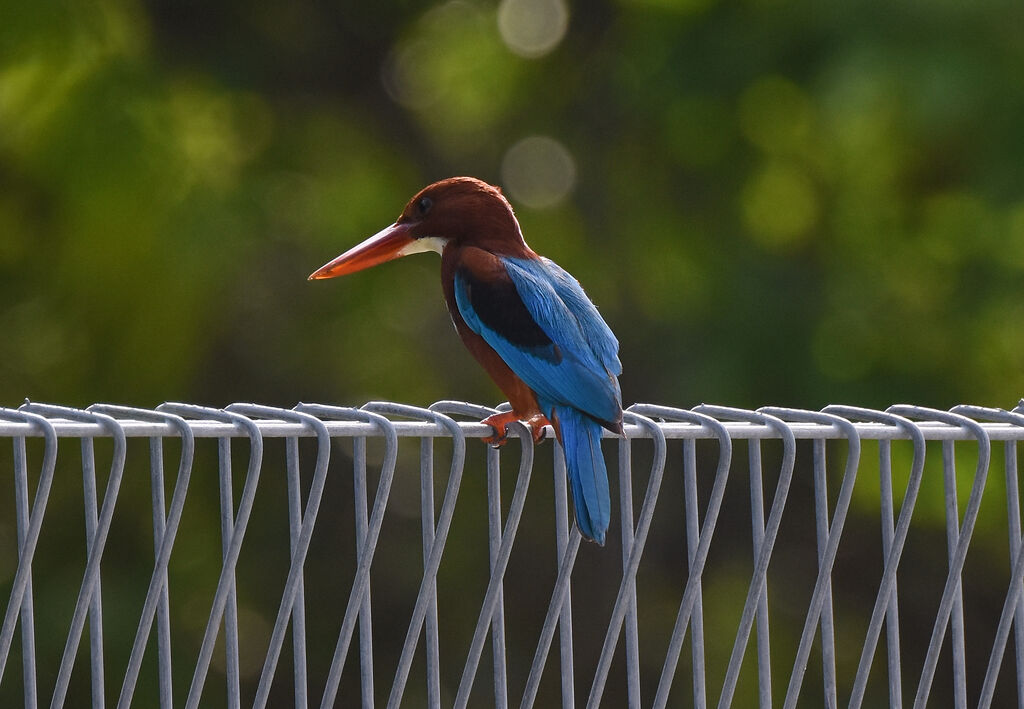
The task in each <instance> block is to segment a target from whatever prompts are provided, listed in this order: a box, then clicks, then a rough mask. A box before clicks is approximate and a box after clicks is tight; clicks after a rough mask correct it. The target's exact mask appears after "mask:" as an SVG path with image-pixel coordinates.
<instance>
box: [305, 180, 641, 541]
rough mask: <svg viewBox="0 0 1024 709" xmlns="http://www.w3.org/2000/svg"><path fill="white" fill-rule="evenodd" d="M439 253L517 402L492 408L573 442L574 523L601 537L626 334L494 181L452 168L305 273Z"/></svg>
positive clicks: (484, 351) (495, 422)
mask: <svg viewBox="0 0 1024 709" xmlns="http://www.w3.org/2000/svg"><path fill="white" fill-rule="evenodd" d="M422 251H436V252H438V253H439V254H441V284H442V286H443V288H444V298H445V302H446V303H447V305H448V311H449V312H450V313H451V318H452V322H453V323H454V324H455V329H456V330H457V331H458V333H459V335H460V336H461V337H462V341H463V342H464V343H465V345H466V347H468V348H469V351H470V352H471V353H472V354H473V356H474V357H476V359H477V361H478V362H480V364H481V365H483V368H484V369H485V370H486V371H487V373H488V374H489V375H490V376H491V378H492V379H493V380H494V381H495V383H496V384H497V385H498V387H499V388H500V389H501V390H502V392H504V394H505V396H507V397H508V401H509V404H511V406H512V411H511V412H508V413H501V414H495V415H494V416H490V417H488V418H486V419H484V423H486V424H488V425H490V426H491V427H492V428H493V429H494V431H495V434H494V436H492V437H490V438H488V439H485V440H486V441H487V442H488V443H491V444H492V445H501V444H503V443H504V442H505V438H506V435H507V428H508V425H509V423H511V422H513V421H524V422H525V423H526V424H527V425H528V426H529V427H530V429H531V431H532V433H533V437H534V440H535V441H540V440H541V439H542V438H543V431H544V426H545V425H547V424H549V423H550V424H551V426H552V428H553V429H554V431H555V436H556V437H557V438H558V440H559V442H560V443H561V444H562V447H563V449H564V451H565V462H566V470H567V473H568V477H569V483H570V486H571V488H572V497H573V502H574V505H575V508H576V524H577V526H578V527H579V529H580V532H581V533H582V534H583V536H584V537H586V538H587V539H591V540H593V541H596V542H597V543H598V544H604V539H605V532H606V531H607V529H608V521H609V518H610V515H611V501H610V499H609V495H608V472H607V469H606V468H605V463H604V457H603V456H602V454H601V428H602V427H604V428H607V429H608V430H610V431H613V432H615V433H618V434H621V433H622V394H621V391H620V390H619V380H618V375H619V374H621V372H622V365H621V364H620V363H619V357H618V350H619V343H618V340H616V339H615V335H613V334H612V331H611V330H610V329H609V327H608V325H607V324H606V323H605V321H604V320H603V319H602V318H601V315H600V314H599V313H598V312H597V308H596V307H595V306H594V304H593V303H592V302H591V301H590V299H589V298H588V297H587V295H586V293H584V292H583V289H582V288H581V287H580V284H579V282H577V281H576V279H575V278H573V277H572V276H570V275H569V274H568V273H566V272H565V271H564V270H562V269H561V268H560V267H559V266H558V265H557V264H556V263H554V262H553V261H551V260H550V259H546V258H544V257H542V256H538V255H537V254H536V253H534V252H533V250H532V249H530V247H529V246H527V245H526V242H525V241H524V240H523V234H522V231H521V230H520V228H519V222H518V221H517V220H516V217H515V214H514V213H513V211H512V206H511V205H510V204H509V203H508V200H506V199H505V196H504V195H503V194H502V193H501V190H500V189H498V188H497V187H493V186H492V185H489V184H487V183H486V182H482V181H480V180H477V179H475V178H472V177H452V178H449V179H447V180H441V181H440V182H435V183H434V184H432V185H430V186H428V187H425V188H424V189H422V190H421V191H420V192H419V193H418V194H416V196H415V197H413V198H412V199H411V200H410V201H409V203H408V204H407V205H406V206H405V209H404V210H402V214H401V216H400V217H399V218H398V220H397V221H396V222H395V223H394V224H392V225H391V226H389V227H387V228H386V229H384V230H382V231H380V232H378V233H377V234H375V235H373V236H371V237H370V238H369V239H367V240H366V241H364V242H362V243H361V244H359V245H357V246H355V247H353V248H351V249H349V250H348V251H346V252H345V253H343V254H342V255H341V256H339V257H338V258H336V259H334V260H333V261H331V262H330V263H327V264H326V265H324V266H323V267H321V268H320V269H318V270H317V271H315V272H314V273H313V274H312V275H311V276H310V277H309V278H310V280H318V279H322V278H334V277H335V276H342V275H345V274H349V273H354V272H356V271H361V270H362V269H364V268H369V267H370V266H375V265H377V264H379V263H384V262H385V261H390V260H392V259H396V258H399V257H401V256H407V255H409V254H414V253H420V252H422Z"/></svg>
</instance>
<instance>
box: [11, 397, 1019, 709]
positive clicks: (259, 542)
mask: <svg viewBox="0 0 1024 709" xmlns="http://www.w3.org/2000/svg"><path fill="white" fill-rule="evenodd" d="M494 412H495V410H494V409H490V408H487V407H483V406H479V405H476V404H468V403H464V402H453V401H444V402H438V403H437V404H434V405H433V406H431V407H429V408H419V407H413V406H408V405H403V404H395V403H388V402H372V403H370V404H367V405H365V406H363V407H361V408H358V409H355V408H345V407H336V406H327V405H319V404H300V405H298V406H296V407H295V408H293V409H280V408H275V407H268V406H258V405H254V404H233V405H231V406H229V407H226V408H225V409H213V408H208V407H200V406H195V405H189V404H164V405H162V406H160V407H158V408H157V409H154V410H148V409H138V408H129V407H123V406H113V405H100V404H97V405H94V406H92V407H89V408H88V409H86V410H78V409H72V408H68V407H62V406H52V405H41V404H34V403H26V404H25V405H24V406H22V407H20V408H18V409H0V439H4V440H5V441H6V444H7V445H10V450H11V455H10V457H9V458H7V462H6V463H3V464H2V465H3V467H0V474H2V476H3V479H4V483H3V486H2V487H3V491H2V492H0V505H4V507H3V508H2V510H0V579H3V581H2V584H3V585H2V586H0V591H3V592H4V593H5V595H6V598H7V601H6V606H5V609H4V616H3V618H4V619H3V625H2V628H0V700H2V703H3V704H4V705H5V706H7V705H16V704H22V705H24V706H26V707H36V706H38V705H39V704H40V703H42V704H47V703H48V704H49V705H50V706H54V707H57V706H65V705H74V706H77V705H83V704H91V705H92V706H94V707H102V706H105V705H106V704H107V703H110V704H116V705H117V706H119V707H128V706H132V705H135V706H161V707H172V706H178V705H184V706H186V707H198V706H204V707H205V706H228V707H237V706H243V705H245V706H249V705H252V706H257V707H265V706H278V705H282V704H285V705H294V706H296V707H307V706H310V705H319V706H321V707H331V706H351V705H361V706H364V707H371V706H375V705H376V704H384V705H386V706H389V707H397V706H400V705H403V703H404V704H405V705H408V706H421V705H424V706H431V707H435V706H449V705H451V706H456V707H466V706H476V705H480V704H487V705H489V704H493V705H495V706H499V707H504V706H508V705H509V704H518V705H520V706H524V707H530V706H548V705H552V704H558V703H561V705H562V706H576V704H577V703H580V702H583V701H585V702H586V705H587V706H589V707H597V706H600V705H602V702H604V704H605V705H608V706H619V705H629V706H648V705H650V706H656V707H664V706H669V705H673V706H674V705H684V706H689V705H692V706H696V707H705V706H708V705H709V704H715V705H717V706H719V707H726V706H752V705H756V706H761V707H770V706H775V705H782V706H784V707H797V706H822V705H824V706H839V705H840V704H844V705H847V706H851V707H860V706H877V705H884V704H888V705H889V706H894V707H901V706H903V705H904V704H907V705H912V706H914V707H924V706H953V707H966V706H979V707H990V706H1010V705H1013V704H1016V705H1017V706H1022V707H1024V582H1022V579H1024V544H1022V543H1021V541H1022V540H1021V518H1020V514H1021V512H1020V501H1019V484H1018V477H1017V476H1018V465H1017V446H1018V443H1019V442H1020V441H1021V440H1024V409H1022V408H1021V407H1018V408H1017V409H1015V410H1013V411H1005V410H1001V409H992V408H985V407H978V406H959V407H956V408H954V409H952V410H950V411H939V410H935V409H928V408H924V407H919V406H907V405H898V406H893V407H890V408H889V409H888V410H887V411H875V410H870V409H864V408H858V407H850V406H829V407H826V408H825V409H823V410H822V411H819V412H812V411H804V410H797V409H789V408H781V407H766V408H763V409H760V410H758V411H748V410H743V409H736V408H729V407H722V406H708V405H702V406H698V407H696V408H694V409H690V410H687V409H679V408H673V407H666V406H657V405H651V404H637V405H634V406H632V407H630V408H629V409H628V410H627V412H626V414H625V435H624V436H623V437H621V438H618V440H617V441H616V440H613V439H615V438H617V437H613V436H609V440H607V441H606V442H605V452H606V457H607V459H608V461H609V462H610V463H611V465H610V467H609V471H610V472H609V477H610V479H611V480H612V484H613V492H616V493H617V497H618V500H619V508H618V511H619V520H618V521H613V526H614V525H618V532H619V534H618V535H617V536H616V535H609V542H608V546H609V548H607V549H599V548H597V547H595V546H594V545H589V544H585V545H581V537H580V534H579V532H578V531H577V530H576V529H575V527H574V526H573V525H572V521H571V513H570V512H569V510H570V505H569V500H568V492H567V486H566V484H565V469H564V461H563V460H562V457H561V452H560V450H559V448H558V446H557V443H555V444H553V445H552V444H544V445H542V446H541V447H539V448H536V449H535V446H534V443H533V440H532V437H531V435H530V432H529V431H528V430H527V429H526V428H524V427H522V426H520V425H518V424H516V425H513V426H512V428H511V431H510V433H511V439H512V440H513V441H515V442H513V443H511V444H510V445H508V446H506V447H505V448H504V449H502V450H501V451H498V450H494V449H491V448H487V447H485V446H483V445H482V444H479V443H475V442H473V439H479V438H483V437H485V436H487V435H489V434H490V429H489V428H488V427H487V426H484V425H482V424H480V423H477V422H476V419H479V418H482V417H484V416H487V415H490V414H492V413H494ZM68 439H77V441H75V440H72V441H68ZM410 439H412V440H410ZM76 442H77V445H78V448H79V454H78V455H77V456H75V455H73V454H72V453H71V452H70V451H69V450H68V448H69V445H70V446H73V445H74V444H75V443H76ZM0 443H3V441H0ZM139 444H145V447H146V451H148V455H146V454H144V453H145V452H146V451H142V450H139V448H138V445H139ZM417 444H418V446H417ZM545 448H546V449H547V450H545ZM613 448H617V450H614V451H613ZM994 449H995V450H994ZM870 452H876V455H875V456H871V455H869V453H870ZM997 452H1001V453H1002V456H998V455H995V453H997ZM994 460H996V461H1001V467H1002V472H1003V473H1004V474H1003V475H1002V476H999V475H996V474H992V473H993V468H997V467H999V465H998V464H997V463H993V461H994ZM165 463H170V464H168V465H165ZM435 463H440V465H438V466H435ZM503 463H505V465H504V466H503ZM417 469H418V480H419V484H418V485H417V484H416V479H417V475H416V473H415V472H414V471H416V470H417ZM76 470H77V472H78V473H79V474H78V475H75V474H74V472H75V471H76ZM168 470H176V473H175V474H174V475H173V479H172V478H171V476H169V475H168ZM513 470H514V471H515V472H514V473H513ZM439 471H446V472H439ZM538 471H541V472H542V477H543V476H551V477H550V480H551V481H552V482H553V484H551V483H549V481H548V479H544V480H542V481H541V482H538V481H537V480H536V478H537V475H536V473H537V472H538ZM147 473H148V474H147ZM76 481H78V482H76ZM616 486H617V490H616V489H615V488H616ZM101 489H102V491H103V492H102V496H101V495H100V490H101ZM986 491H987V494H986ZM168 492H170V498H169V499H170V501H169V503H168V501H167V500H168V497H167V493H168ZM964 494H966V502H965V503H964V504H961V498H962V497H963V495H964ZM634 496H635V497H634ZM437 498H439V499H440V500H441V504H440V507H439V508H435V502H436V499H437ZM552 517H553V518H554V522H553V524H552ZM979 530H980V531H979ZM218 536H219V541H220V544H219V547H218V545H217V544H216V538H217V537H218ZM4 540H9V543H7V542H4ZM5 544H6V546H5ZM147 548H148V552H145V553H144V551H143V550H145V549H147ZM908 549H909V550H910V551H908ZM19 629H20V636H19V635H18V633H17V631H18V630H19ZM556 633H557V634H558V638H559V639H558V652H557V653H552V652H551V651H552V649H553V645H554V643H555V634H556ZM85 635H88V642H87V643H86V642H83V637H84V636H85ZM752 635H753V636H754V638H753V639H752V638H751V636H752ZM1011 635H1012V636H1013V643H1012V648H1013V649H1012V653H1013V656H1014V659H1013V661H1008V662H1004V658H1005V655H1006V654H1007V652H1010V650H1009V648H1010V647H1011V643H1010V637H1011ZM19 638H20V639H19ZM687 640H688V641H689V643H688V644H687ZM354 643H355V644H354ZM881 645H884V648H882V647H880V646H881ZM352 650H355V652H354V653H351V652H350V651H352ZM350 654H353V655H354V657H351V658H350ZM282 660H284V662H282ZM485 662H489V664H490V671H489V673H485V672H481V671H480V670H481V664H484V663H485ZM16 665H20V666H21V673H20V677H19V676H18V673H17V672H16V671H15V670H14V666H16ZM286 668H287V669H286ZM488 674H489V678H488ZM208 684H209V685H210V686H207V685H208Z"/></svg>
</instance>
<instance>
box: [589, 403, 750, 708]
mask: <svg viewBox="0 0 1024 709" xmlns="http://www.w3.org/2000/svg"><path fill="white" fill-rule="evenodd" d="M628 413H629V414H630V415H631V417H632V419H633V421H635V423H637V424H639V426H640V428H642V429H646V430H647V432H648V433H649V434H650V435H651V437H652V439H653V441H654V460H653V461H652V463H651V477H650V480H649V481H648V483H647V494H646V496H645V498H644V504H643V507H642V508H641V511H640V523H639V524H638V526H637V541H636V547H637V548H636V549H634V551H633V553H632V555H631V557H630V570H629V575H630V577H633V576H635V574H636V572H637V569H638V567H639V564H640V552H642V551H643V543H644V541H645V540H646V537H647V533H648V531H649V530H650V525H651V521H652V519H653V516H654V505H655V502H656V501H657V493H658V490H659V489H660V486H661V480H662V477H663V475H664V472H665V461H666V457H667V448H668V447H667V444H666V441H665V435H664V433H663V432H662V431H661V429H660V428H659V427H658V426H656V425H655V424H654V422H653V421H652V420H651V419H650V418H649V417H657V418H662V419H664V418H668V419H671V420H675V421H682V422H685V423H687V424H691V425H696V426H698V427H700V428H701V430H707V431H709V432H710V433H711V435H712V436H714V437H715V438H717V439H718V444H719V456H718V467H717V468H716V470H715V482H714V485H713V486H712V488H711V495H710V497H709V498H708V507H707V512H706V514H705V515H704V524H703V526H702V527H701V531H700V543H699V544H698V545H697V553H696V554H695V555H694V560H693V563H692V565H691V568H690V570H689V575H688V578H687V580H686V586H685V587H684V588H683V597H682V599H681V600H680V602H679V611H678V613H677V614H676V622H675V625H674V626H673V628H672V635H671V637H670V638H669V645H668V651H667V652H666V653H665V662H664V664H663V666H662V671H661V677H660V678H659V680H658V689H657V694H656V695H655V698H654V706H655V707H664V706H665V704H666V703H667V702H668V694H669V690H670V688H671V685H672V677H673V675H674V674H675V669H676V667H677V666H678V662H679V653H680V651H681V650H682V646H683V639H684V637H685V634H686V629H687V627H688V626H689V622H690V617H691V615H692V613H693V608H694V606H695V604H696V599H697V591H698V584H699V583H700V579H701V576H702V574H703V572H704V564H705V562H706V561H707V555H708V550H709V549H710V547H711V540H712V538H713V537H714V533H715V526H716V524H717V523H718V513H719V511H720V510H721V506H722V500H723V498H724V496H725V486H726V483H727V482H728V479H729V468H730V466H731V463H732V441H731V439H730V438H729V433H728V431H726V429H725V427H724V426H723V425H722V424H721V423H720V422H718V421H716V420H715V419H713V418H711V416H709V415H707V414H704V413H698V412H696V411H685V410H682V409H674V408H671V407H665V406H652V405H649V404H634V405H633V406H631V407H629V409H628ZM622 590H623V589H622V587H621V586H620V588H619V596H618V598H616V605H615V609H613V614H612V622H611V623H609V626H608V630H609V635H610V634H611V633H612V631H616V632H617V629H616V626H615V623H616V622H617V621H616V619H617V618H618V615H617V614H616V613H621V605H620V603H621V599H622ZM607 638H608V636H606V640H605V645H604V647H602V651H601V661H599V663H598V669H599V670H601V668H602V667H604V666H605V664H604V663H607V662H610V647H609V643H608V640H607ZM603 678H604V675H603V674H601V673H600V672H599V674H598V675H597V677H596V678H595V680H594V685H595V686H594V688H593V689H592V690H591V700H590V702H589V704H590V705H591V706H596V705H597V703H598V702H599V701H600V697H601V690H602V687H601V686H599V683H600V682H603Z"/></svg>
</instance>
